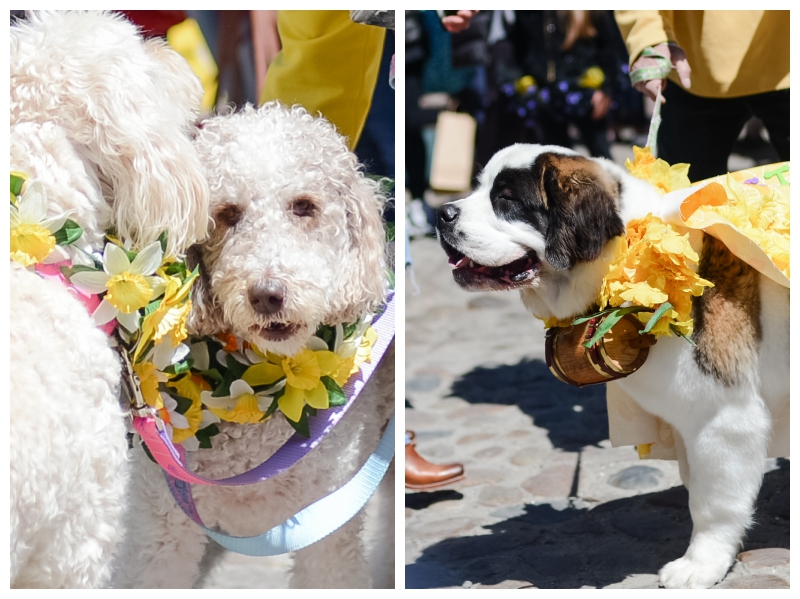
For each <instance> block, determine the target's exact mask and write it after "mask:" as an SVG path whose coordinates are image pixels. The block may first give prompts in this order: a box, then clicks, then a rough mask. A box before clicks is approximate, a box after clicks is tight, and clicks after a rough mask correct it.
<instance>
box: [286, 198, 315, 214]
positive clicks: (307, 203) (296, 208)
mask: <svg viewBox="0 0 800 599" xmlns="http://www.w3.org/2000/svg"><path fill="white" fill-rule="evenodd" d="M316 210H317V207H316V205H315V204H314V202H312V201H311V200H309V199H308V198H297V199H296V200H294V201H293V202H292V212H293V213H294V214H295V216H302V217H307V216H314V213H315V212H316Z"/></svg>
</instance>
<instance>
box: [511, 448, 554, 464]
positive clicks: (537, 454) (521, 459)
mask: <svg viewBox="0 0 800 599" xmlns="http://www.w3.org/2000/svg"><path fill="white" fill-rule="evenodd" d="M546 453H547V452H546V450H543V449H542V448H540V447H535V446H530V447H526V448H524V449H521V450H520V451H518V452H517V453H515V454H514V455H513V456H511V460H510V461H511V463H512V464H514V465H515V466H522V467H532V466H537V465H539V464H540V463H541V462H542V459H543V457H544V455H545V454H546Z"/></svg>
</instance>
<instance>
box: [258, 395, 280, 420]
mask: <svg viewBox="0 0 800 599" xmlns="http://www.w3.org/2000/svg"><path fill="white" fill-rule="evenodd" d="M284 391H285V388H284V389H281V390H280V391H278V392H277V393H275V395H274V396H273V399H272V403H271V404H269V407H268V408H267V411H266V412H264V415H263V416H262V417H261V420H260V422H263V421H264V420H266V419H267V418H269V417H270V416H272V415H273V414H274V413H275V412H276V410H277V409H278V398H280V397H283V393H284Z"/></svg>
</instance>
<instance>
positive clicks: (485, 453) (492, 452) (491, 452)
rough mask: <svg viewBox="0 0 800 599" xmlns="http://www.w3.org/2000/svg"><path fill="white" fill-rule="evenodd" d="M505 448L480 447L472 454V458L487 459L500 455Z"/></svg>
mask: <svg viewBox="0 0 800 599" xmlns="http://www.w3.org/2000/svg"><path fill="white" fill-rule="evenodd" d="M505 451H506V450H505V449H503V448H502V447H498V446H496V445H495V446H494V447H487V448H486V449H481V450H480V451H477V452H475V453H474V454H473V457H474V458H477V459H479V460H487V459H491V458H496V457H497V456H501V455H503V454H504V453H505Z"/></svg>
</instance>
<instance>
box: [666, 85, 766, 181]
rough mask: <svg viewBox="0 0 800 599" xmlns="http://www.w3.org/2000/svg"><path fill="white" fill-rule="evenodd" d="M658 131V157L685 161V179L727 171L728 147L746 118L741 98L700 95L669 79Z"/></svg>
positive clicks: (748, 115)
mask: <svg viewBox="0 0 800 599" xmlns="http://www.w3.org/2000/svg"><path fill="white" fill-rule="evenodd" d="M664 98H665V99H666V103H665V104H664V105H663V106H662V107H661V118H662V122H661V127H660V129H659V130H658V157H659V158H661V159H663V160H665V161H666V162H668V163H669V164H677V163H688V164H690V165H691V166H690V168H689V179H691V180H692V181H701V180H703V179H708V178H710V177H715V176H717V175H724V174H725V173H726V172H728V156H729V155H730V153H731V148H733V144H734V142H735V141H736V138H737V137H738V136H739V133H740V132H741V130H742V127H744V124H745V122H747V119H749V118H750V110H749V109H748V108H747V106H746V104H745V103H744V101H743V100H742V99H741V98H701V97H699V96H694V95H692V94H690V93H688V92H686V91H685V90H683V89H681V88H680V87H679V86H678V85H677V84H675V83H673V82H670V83H669V84H668V85H667V87H666V90H665V92H664Z"/></svg>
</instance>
